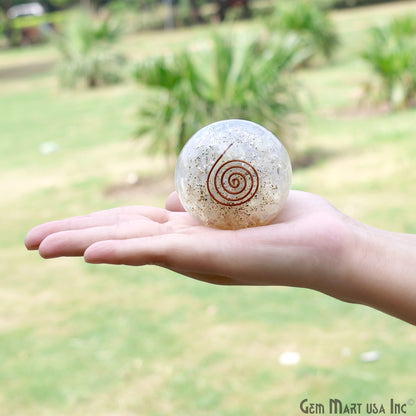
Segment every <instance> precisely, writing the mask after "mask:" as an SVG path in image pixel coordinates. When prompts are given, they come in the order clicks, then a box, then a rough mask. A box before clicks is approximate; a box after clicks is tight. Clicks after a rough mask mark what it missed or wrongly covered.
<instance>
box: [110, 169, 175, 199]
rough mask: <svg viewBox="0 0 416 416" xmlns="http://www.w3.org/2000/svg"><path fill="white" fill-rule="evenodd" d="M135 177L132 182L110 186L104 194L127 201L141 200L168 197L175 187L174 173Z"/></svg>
mask: <svg viewBox="0 0 416 416" xmlns="http://www.w3.org/2000/svg"><path fill="white" fill-rule="evenodd" d="M133 179H134V178H133ZM133 179H131V180H130V181H129V182H130V183H129V182H127V181H126V182H124V183H119V184H115V185H111V186H109V187H108V188H107V189H106V190H105V191H104V195H105V196H106V197H108V198H117V199H121V200H125V201H141V200H143V198H144V197H146V199H153V198H159V197H164V198H166V197H167V196H168V195H169V194H170V193H171V192H172V191H173V190H174V189H175V184H174V176H173V174H164V175H158V176H156V175H155V176H151V177H145V178H137V179H136V180H133Z"/></svg>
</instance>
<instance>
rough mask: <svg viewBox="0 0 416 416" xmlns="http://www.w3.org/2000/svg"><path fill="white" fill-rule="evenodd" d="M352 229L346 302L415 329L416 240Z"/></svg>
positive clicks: (370, 229) (366, 228) (357, 227)
mask: <svg viewBox="0 0 416 416" xmlns="http://www.w3.org/2000/svg"><path fill="white" fill-rule="evenodd" d="M352 227H353V228H354V235H355V240H354V245H353V246H352V247H351V254H350V267H349V268H347V271H348V274H347V275H346V276H345V281H344V292H345V294H346V298H347V299H348V298H349V300H351V301H353V302H355V303H361V304H365V305H368V306H371V307H373V308H376V309H379V310H381V311H383V312H385V313H388V314H390V315H393V316H396V317H398V318H400V319H402V320H405V321H407V322H410V323H412V324H414V325H416V236H415V235H411V234H399V233H392V232H387V231H383V230H380V229H377V228H373V227H369V226H367V225H364V224H360V223H356V224H353V225H352Z"/></svg>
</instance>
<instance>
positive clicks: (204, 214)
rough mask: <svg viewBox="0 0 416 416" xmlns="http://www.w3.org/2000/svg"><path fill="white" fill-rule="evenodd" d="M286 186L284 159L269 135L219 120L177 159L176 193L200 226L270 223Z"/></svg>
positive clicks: (192, 140) (289, 169)
mask: <svg viewBox="0 0 416 416" xmlns="http://www.w3.org/2000/svg"><path fill="white" fill-rule="evenodd" d="M291 181H292V167H291V164H290V158H289V155H288V153H287V151H286V149H285V148H284V146H283V145H282V143H281V142H280V141H279V140H278V139H277V137H276V136H274V135H273V134H272V133H271V132H270V131H269V130H267V129H265V128H264V127H262V126H260V125H259V124H256V123H253V122H251V121H246V120H224V121H219V122H216V123H213V124H210V125H208V126H206V127H204V128H202V129H201V130H199V131H198V132H197V133H195V134H194V135H193V136H192V137H191V138H190V139H189V141H188V142H187V143H186V145H185V146H184V148H183V149H182V152H181V154H180V155H179V158H178V162H177V165H176V172H175V184H176V191H177V193H178V196H179V199H180V201H181V202H182V205H183V206H184V208H185V210H186V211H187V212H188V213H189V214H190V215H192V216H193V217H195V218H197V219H198V220H199V221H200V222H201V223H202V224H204V225H208V226H212V227H216V228H223V229H239V228H246V227H254V226H259V225H266V224H269V223H270V222H271V221H273V220H274V219H275V218H276V217H277V215H278V214H279V212H280V211H281V209H282V208H283V205H284V203H285V201H286V198H287V195H288V193H289V190H290V186H291Z"/></svg>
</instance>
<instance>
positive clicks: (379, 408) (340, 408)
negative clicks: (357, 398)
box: [299, 398, 416, 416]
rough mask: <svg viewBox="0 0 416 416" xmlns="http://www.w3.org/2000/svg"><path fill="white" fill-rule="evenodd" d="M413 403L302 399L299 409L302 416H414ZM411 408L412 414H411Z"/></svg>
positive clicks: (415, 411)
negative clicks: (409, 415) (304, 415)
mask: <svg viewBox="0 0 416 416" xmlns="http://www.w3.org/2000/svg"><path fill="white" fill-rule="evenodd" d="M415 403H416V402H415V400H414V399H408V400H407V401H399V400H395V399H392V398H391V399H389V400H388V401H386V402H385V403H382V402H379V403H376V402H345V401H342V400H340V399H334V398H332V399H328V401H327V402H326V403H325V402H312V401H310V400H309V399H303V400H302V401H301V402H300V403H299V409H300V411H301V412H302V413H303V414H310V415H390V416H392V415H408V414H415V415H416V406H415ZM413 406H414V408H413V409H414V412H412V413H411V410H412V407H413Z"/></svg>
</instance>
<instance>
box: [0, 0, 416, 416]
mask: <svg viewBox="0 0 416 416" xmlns="http://www.w3.org/2000/svg"><path fill="white" fill-rule="evenodd" d="M409 11H414V12H416V2H414V1H408V2H399V3H397V4H394V5H393V6H392V5H384V6H375V7H369V8H360V9H356V10H350V11H340V12H336V13H335V14H334V19H335V21H336V22H337V25H338V27H339V30H340V32H341V34H342V37H343V40H344V42H343V47H342V48H341V50H340V51H339V53H338V55H337V57H336V59H335V62H333V63H332V64H328V65H326V66H324V67H319V68H312V69H308V70H305V71H302V72H301V73H299V75H298V77H299V82H301V83H302V84H303V85H304V90H305V99H304V101H305V106H306V108H307V111H306V115H305V117H304V120H303V123H302V126H301V128H299V129H298V131H297V136H298V139H297V141H296V147H297V150H298V151H302V152H306V153H308V154H310V155H312V156H313V158H314V159H315V163H314V164H312V165H310V166H307V167H304V168H299V169H297V170H296V171H295V172H294V184H293V187H294V188H296V189H302V190H306V191H310V192H315V193H318V194H320V195H322V196H324V197H326V198H327V199H328V200H329V201H330V202H331V203H333V204H334V205H335V206H336V207H338V208H339V209H340V210H342V211H344V212H345V213H347V214H348V215H351V216H354V217H355V218H357V219H359V220H361V221H364V222H367V223H369V224H371V225H373V226H377V227H382V228H386V229H390V230H393V231H399V232H410V233H414V232H416V225H415V221H414V207H415V206H416V196H415V195H416V192H415V183H416V172H415V169H414V160H415V157H416V141H415V136H416V127H415V119H416V110H415V109H410V110H406V111H403V112H397V113H391V114H387V113H385V112H383V111H381V110H374V109H369V108H368V107H366V108H365V109H363V110H358V109H357V105H358V101H359V97H360V91H361V86H362V85H363V84H364V83H365V82H366V81H368V79H369V77H370V76H371V74H370V72H369V70H368V68H367V66H366V65H365V64H364V63H363V62H362V61H361V60H360V59H359V58H358V57H357V55H356V53H357V52H358V51H359V50H360V47H361V46H362V44H363V42H364V41H365V39H366V34H365V30H366V28H367V27H369V26H371V25H374V24H376V23H377V22H379V21H382V20H383V19H386V18H388V17H389V16H391V15H393V14H401V13H408V12H409ZM255 28H256V24H254V23H251V22H249V21H246V22H243V23H238V24H231V23H230V24H228V26H225V29H226V30H229V31H233V30H238V31H241V30H252V29H255ZM211 30H212V28H209V27H203V28H193V29H186V30H185V29H181V30H180V31H178V32H175V33H173V34H172V33H163V32H154V33H147V34H139V35H134V36H133V35H129V36H128V37H127V38H126V39H125V40H124V41H123V43H122V44H121V46H120V47H121V48H122V49H123V50H129V51H130V53H131V56H132V57H134V59H140V57H142V56H146V55H148V54H150V53H152V51H156V52H157V51H160V50H168V49H169V47H170V46H169V45H172V46H175V41H177V43H178V44H188V43H190V42H195V41H196V42H198V40H200V39H203V38H204V36H206V34H207V33H209V32H210V31H211ZM176 46H177V45H176ZM56 57H57V56H56V53H55V52H54V50H53V49H52V48H51V47H50V46H47V45H46V46H38V47H33V48H31V49H24V50H13V51H1V52H0V74H3V75H2V76H1V75H0V110H1V111H0V128H1V131H0V155H1V156H0V162H1V163H0V192H1V195H2V197H1V200H0V204H1V205H0V206H1V210H2V213H3V215H2V216H1V217H0V247H1V249H2V261H1V262H0V276H1V284H0V360H1V366H0V415H1V416H3V415H7V416H8V415H13V416H15V415H16V416H20V415H24V416H35V415H36V416H39V415H41V416H50V415H60V416H66V415H71V416H78V415H79V416H81V415H111V416H116V415H117V416H130V415H146V416H162V415H163V416H169V415H172V416H173V415H175V416H200V415H201V416H202V415H210V416H211V415H215V416H246V415H247V416H253V415H255V416H274V415H300V414H302V412H301V410H300V408H299V404H300V402H301V401H302V400H303V399H305V398H307V399H308V401H309V402H310V403H324V404H325V406H326V405H327V403H328V400H329V398H338V399H340V400H341V401H342V402H344V403H345V404H350V403H356V402H361V403H363V407H362V409H361V414H366V413H365V410H366V407H365V406H366V403H376V404H377V406H378V407H380V405H384V407H385V408H386V414H388V413H389V403H390V399H391V398H393V399H394V400H395V401H396V402H398V403H407V401H408V400H409V399H414V400H416V389H415V384H414V379H415V378H414V377H415V376H414V374H415V372H416V359H415V354H414V345H415V342H416V332H415V330H414V328H413V327H412V326H410V325H408V324H406V323H403V322H401V321H398V320H396V319H394V318H392V317H389V316H386V315H384V314H382V313H380V312H377V311H374V310H371V309H369V308H366V307H364V306H358V305H350V304H345V303H342V302H339V301H336V300H333V299H331V298H329V297H327V296H325V295H322V294H319V293H315V292H312V291H308V290H297V289H289V288H248V287H231V288H227V287H217V286H209V285H207V284H204V283H200V282H194V281H191V280H189V279H185V278H183V277H181V276H179V275H176V274H174V273H171V272H168V271H165V270H163V269H159V268H155V267H143V268H132V267H112V266H93V265H86V264H85V263H84V262H83V261H82V260H80V259H56V260H48V261H45V260H43V259H41V258H40V257H39V256H38V254H37V253H34V252H27V251H26V250H25V248H24V245H23V239H24V236H25V234H26V232H27V231H28V230H29V229H30V228H31V227H32V226H34V225H36V224H38V223H41V222H44V221H48V220H52V219H57V218H62V217H66V216H70V215H77V214H82V213H87V212H91V211H95V210H101V209H105V208H109V207H114V206H119V205H127V204H152V205H158V206H163V204H164V199H165V197H166V195H167V194H168V192H169V190H170V189H171V188H172V183H173V180H172V175H173V173H172V171H171V170H170V169H169V167H168V166H167V164H166V160H165V159H164V158H162V157H150V156H148V155H146V154H145V153H144V152H143V144H142V143H141V142H137V141H134V140H133V132H134V128H135V126H136V121H135V115H136V110H137V105H138V104H139V103H140V101H141V100H145V99H146V91H145V90H143V89H139V87H138V86H137V85H136V84H134V83H133V82H130V81H127V82H126V83H125V84H123V85H121V86H114V87H108V88H104V89H100V90H95V91H77V92H70V91H62V90H60V89H59V88H58V86H57V82H56V77H55V74H54V72H53V69H48V68H49V66H48V65H44V66H43V67H42V65H40V64H42V63H45V62H53V61H54V60H56ZM24 66H29V67H31V68H32V70H30V68H29V70H27V71H23V73H22V72H21V71H20V72H19V71H17V70H16V68H22V67H24ZM10 68H12V69H13V71H10ZM39 68H41V69H42V70H40V69H39ZM5 69H9V71H6V70H5ZM35 69H36V70H35ZM2 70H3V72H2ZM48 149H49V150H50V152H48ZM132 173H134V174H137V175H138V177H139V182H138V184H137V185H135V186H130V185H128V183H127V181H126V179H127V178H128V177H129V176H131V174H132ZM372 350H375V351H378V352H379V354H380V355H379V359H378V360H377V361H375V362H363V361H362V360H361V359H360V354H361V353H363V352H366V351H372ZM286 351H296V352H298V353H299V354H300V356H301V360H300V362H299V364H297V365H294V366H282V365H281V364H280V363H279V357H280V355H281V354H282V353H284V352H286ZM409 403H410V404H411V403H412V402H409ZM406 410H407V414H416V408H412V407H411V406H410V405H408V406H407V407H406ZM327 414H328V413H327Z"/></svg>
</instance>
